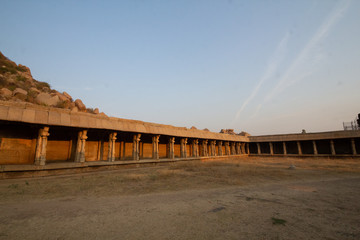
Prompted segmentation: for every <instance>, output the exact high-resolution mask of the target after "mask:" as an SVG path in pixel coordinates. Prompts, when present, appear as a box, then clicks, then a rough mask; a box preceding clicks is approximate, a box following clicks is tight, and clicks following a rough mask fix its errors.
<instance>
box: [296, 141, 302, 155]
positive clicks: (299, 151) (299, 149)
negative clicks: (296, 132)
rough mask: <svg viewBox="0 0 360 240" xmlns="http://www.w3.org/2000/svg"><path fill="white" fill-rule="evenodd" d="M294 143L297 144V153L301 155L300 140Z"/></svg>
mask: <svg viewBox="0 0 360 240" xmlns="http://www.w3.org/2000/svg"><path fill="white" fill-rule="evenodd" d="M296 144H297V149H298V154H299V155H302V150H301V144H300V142H299V141H297V142H296Z"/></svg>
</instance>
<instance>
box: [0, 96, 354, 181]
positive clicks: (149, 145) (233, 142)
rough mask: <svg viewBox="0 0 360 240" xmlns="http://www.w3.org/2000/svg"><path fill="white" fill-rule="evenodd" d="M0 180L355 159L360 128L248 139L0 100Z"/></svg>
mask: <svg viewBox="0 0 360 240" xmlns="http://www.w3.org/2000/svg"><path fill="white" fill-rule="evenodd" d="M0 124H1V128H0V129H1V131H0V175H1V176H2V177H6V176H8V175H11V174H16V173H20V172H24V171H30V172H34V173H35V172H37V173H39V172H51V171H52V170H58V169H84V168H90V167H109V166H110V167H115V166H119V165H131V164H149V163H151V164H153V163H155V164H156V163H158V162H171V161H185V160H196V159H214V158H224V157H229V156H233V157H236V156H241V157H252V156H259V155H260V156H264V157H266V156H294V157H307V158H312V157H328V158H329V157H330V158H343V157H345V158H349V157H351V158H359V157H360V154H359V153H360V130H353V131H333V132H321V133H300V134H281V135H268V136H248V135H246V134H242V135H237V134H228V133H226V132H224V133H214V132H210V131H204V130H197V129H188V128H182V127H174V126H170V125H162V124H156V123H148V122H142V121H135V120H127V119H120V118H113V117H107V116H104V115H95V114H89V113H82V112H72V111H70V110H68V109H59V108H50V107H43V106H37V105H33V104H28V103H11V102H7V101H0Z"/></svg>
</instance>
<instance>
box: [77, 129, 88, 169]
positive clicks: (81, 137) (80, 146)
mask: <svg viewBox="0 0 360 240" xmlns="http://www.w3.org/2000/svg"><path fill="white" fill-rule="evenodd" d="M86 134H87V130H82V131H79V133H78V139H77V144H76V152H75V162H81V163H82V162H85V143H86V139H87V138H88V137H87V136H86Z"/></svg>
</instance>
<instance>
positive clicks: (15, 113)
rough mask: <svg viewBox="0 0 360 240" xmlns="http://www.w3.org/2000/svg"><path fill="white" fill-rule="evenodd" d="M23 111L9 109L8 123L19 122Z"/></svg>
mask: <svg viewBox="0 0 360 240" xmlns="http://www.w3.org/2000/svg"><path fill="white" fill-rule="evenodd" d="M23 110H24V109H20V108H9V112H8V117H7V118H8V120H10V121H21V120H22V114H23Z"/></svg>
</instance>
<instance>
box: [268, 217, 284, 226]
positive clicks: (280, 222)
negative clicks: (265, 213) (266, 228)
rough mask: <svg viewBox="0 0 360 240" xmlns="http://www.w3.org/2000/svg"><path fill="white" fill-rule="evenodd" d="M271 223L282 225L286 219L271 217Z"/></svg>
mask: <svg viewBox="0 0 360 240" xmlns="http://www.w3.org/2000/svg"><path fill="white" fill-rule="evenodd" d="M271 221H272V224H273V225H283V226H285V223H286V220H285V219H281V218H274V217H272V218H271Z"/></svg>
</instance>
